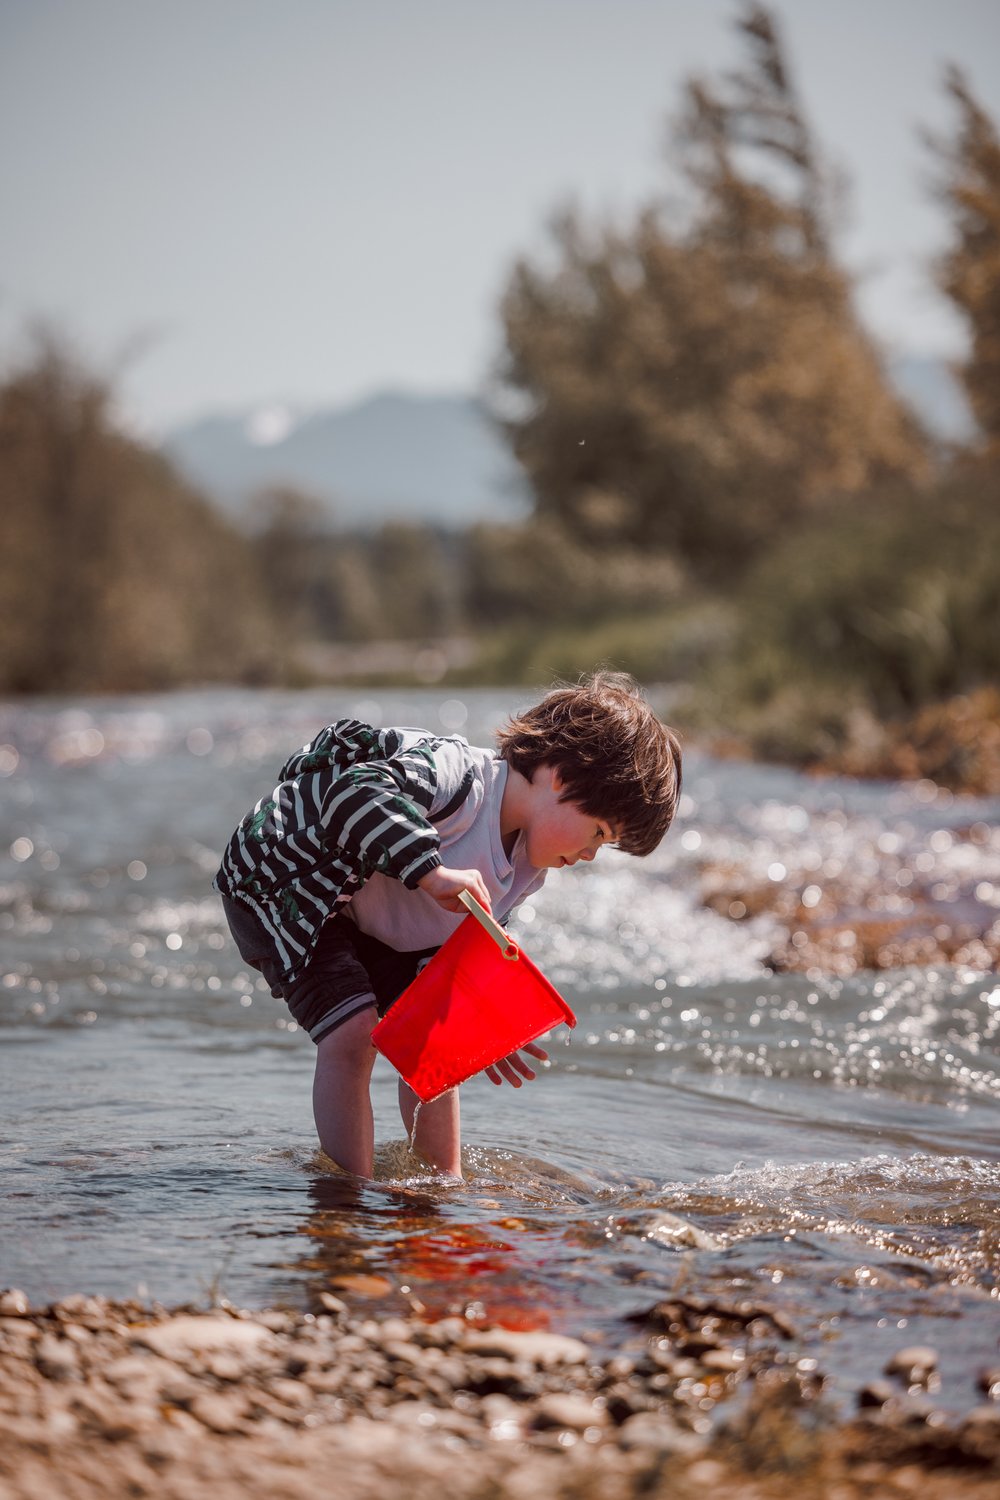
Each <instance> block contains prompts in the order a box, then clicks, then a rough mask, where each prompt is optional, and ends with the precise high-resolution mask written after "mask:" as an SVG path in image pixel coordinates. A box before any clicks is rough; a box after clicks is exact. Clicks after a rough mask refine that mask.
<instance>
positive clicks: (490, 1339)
mask: <svg viewBox="0 0 1000 1500" xmlns="http://www.w3.org/2000/svg"><path fill="white" fill-rule="evenodd" d="M465 1347H466V1349H470V1350H473V1351H475V1352H476V1353H478V1354H495V1355H499V1356H501V1357H502V1358H507V1359H516V1360H524V1361H525V1362H526V1363H527V1364H532V1365H541V1366H542V1367H543V1368H546V1369H547V1368H549V1367H550V1366H552V1365H563V1364H565V1365H581V1364H586V1363H587V1361H588V1360H589V1358H590V1350H589V1349H588V1348H587V1346H586V1344H583V1343H581V1342H580V1340H579V1339H571V1338H568V1337H567V1336H566V1335H565V1334H562V1333H516V1332H514V1331H512V1330H510V1329H507V1328H490V1329H476V1330H475V1331H474V1332H471V1333H469V1334H468V1335H467V1336H466V1340H465Z"/></svg>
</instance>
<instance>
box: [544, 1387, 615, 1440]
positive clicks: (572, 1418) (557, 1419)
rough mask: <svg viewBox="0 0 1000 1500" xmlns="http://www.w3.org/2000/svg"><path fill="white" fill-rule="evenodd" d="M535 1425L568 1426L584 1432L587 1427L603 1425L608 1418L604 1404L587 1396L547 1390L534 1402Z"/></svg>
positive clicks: (573, 1429)
mask: <svg viewBox="0 0 1000 1500" xmlns="http://www.w3.org/2000/svg"><path fill="white" fill-rule="evenodd" d="M534 1420H535V1426H536V1427H539V1428H546V1427H559V1428H568V1429H569V1430H570V1431H571V1432H585V1431H586V1430H587V1428H588V1427H603V1426H605V1425H606V1423H607V1420H608V1414H607V1411H606V1409H605V1408H604V1406H603V1405H602V1406H597V1405H595V1403H594V1401H593V1399H592V1398H591V1397H589V1396H578V1395H572V1394H568V1395H564V1394H562V1393H561V1392H559V1391H549V1392H547V1393H546V1394H545V1395H544V1396H539V1398H538V1400H537V1402H536V1403H535V1419H534Z"/></svg>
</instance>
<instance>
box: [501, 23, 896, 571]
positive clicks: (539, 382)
mask: <svg viewBox="0 0 1000 1500" xmlns="http://www.w3.org/2000/svg"><path fill="white" fill-rule="evenodd" d="M740 26H741V31H742V33H743V36H744V38H745V40H746V42H747V44H748V49H749V54H750V55H749V61H748V62H747V64H746V65H745V66H744V68H743V69H741V70H739V71H738V72H737V73H735V74H734V75H733V76H732V77H730V78H728V79H725V80H723V82H722V83H721V84H719V85H713V84H711V83H708V82H705V81H703V80H692V81H691V82H690V83H689V84H688V86H687V89H686V92H685V106H684V110H683V113H682V116H681V119H680V122H679V124H678V126H677V128H676V130H675V132H674V137H673V148H674V152H675V156H676V160H677V162H678V164H679V167H680V170H681V176H682V181H683V182H684V184H685V187H686V191H687V195H688V199H689V200H690V207H689V208H688V209H687V211H686V212H685V213H684V214H681V212H680V211H679V209H678V208H677V206H676V205H674V206H672V207H670V208H665V207H664V206H662V205H651V206H649V207H647V208H646V209H644V210H643V211H642V212H641V213H640V214H639V216H638V218H637V219H636V222H635V223H634V224H633V225H631V226H628V227H626V228H625V229H623V230H616V229H614V228H611V227H606V226H605V227H602V228H598V229H596V230H590V231H588V230H587V229H586V228H585V226H584V225H583V224H582V222H581V219H580V216H579V214H577V213H575V212H572V211H570V212H566V213H564V214H562V215H561V216H560V217H559V218H558V219H557V220H556V221H555V222H554V224H553V239H554V249H555V267H554V269H550V268H547V267H544V266H536V265H532V264H530V263H529V262H528V261H526V260H523V259H522V260H521V261H520V262H518V264H517V265H516V266H515V268H514V271H513V274H512V276H511V279H510V283H509V285H508V288H507V291H506V295H505V297H504V299H503V304H502V309H501V312H502V320H503V325H504V332H505V337H506V348H505V351H504V354H503V356H502V358H501V363H500V368H499V378H500V382H501V384H502V385H503V386H505V387H507V388H508V392H511V391H512V392H513V393H515V394H516V395H517V397H518V409H519V415H518V416H517V417H515V418H513V419H510V420H508V421H507V422H506V423H505V424H504V425H505V427H506V430H507V432H508V434H509V436H510V439H511V441H512V444H513V447H514V450H515V452H516V454H517V456H518V458H519V459H520V461H521V463H522V464H523V465H524V467H525V469H526V471H527V473H528V476H529V478H530V480H531V482H532V485H533V488H534V491H535V495H536V504H537V512H538V514H539V516H540V517H550V518H552V519H553V520H555V521H556V522H558V523H560V524H562V525H564V526H565V527H567V528H568V529H570V530H571V531H572V532H573V533H574V534H575V535H576V536H578V537H579V538H580V539H582V540H583V541H585V542H587V543H588V544H590V545H592V546H596V545H602V546H603V545H607V544H608V542H609V540H611V539H614V540H615V541H618V542H620V543H625V544H631V545H633V546H642V547H649V546H652V547H655V548H661V549H665V550H673V551H675V552H676V553H678V554H679V555H680V556H682V557H683V558H685V559H686V560H687V561H688V562H690V563H691V564H692V565H693V566H694V567H695V569H696V570H698V571H700V572H702V573H703V574H707V575H716V576H718V575H720V574H721V575H723V576H727V575H731V574H733V573H737V572H739V571H740V570H742V568H743V567H744V566H745V564H746V562H747V560H748V558H749V557H750V556H751V555H752V554H753V553H754V552H755V551H757V550H759V549H760V548H762V547H763V546H765V545H766V544H767V543H768V542H769V541H770V540H771V539H773V538H774V536H775V535H776V533H777V532H778V530H779V529H780V528H781V527H782V526H783V525H784V524H785V523H786V522H788V521H790V520H793V519H794V518H796V517H798V516H801V515H802V514H803V513H808V512H809V511H811V510H814V509H816V508H821V507H824V506H826V505H829V504H831V503H833V502H834V501H835V499H836V497H838V496H839V495H843V494H849V493H854V492H857V491H859V490H862V489H864V488H865V487H867V486H869V485H871V484H873V483H876V482H884V481H886V480H889V479H893V478H898V477H900V476H904V477H907V478H913V477H916V476H919V475H921V474H922V473H923V472H924V468H925V464H926V457H925V448H924V443H923V440H922V438H921V435H920V434H919V432H918V430H917V428H916V425H915V422H914V420H913V419H912V418H911V417H910V416H908V414H907V413H906V412H905V410H904V408H903V407H902V406H901V404H900V403H899V401H898V400H897V399H896V397H895V396H894V395H893V393H892V392H891V390H890V389H889V386H888V383H887V381H886V379H885V376H884V372H883V370H882V367H881V364H880V361H879V359H878V356H877V354H876V352H875V349H874V347H873V345H872V343H871V342H870V340H869V339H868V337H867V336H866V335H865V333H864V331H863V330H862V328H861V327H860V324H859V323H858V320H857V318H856V316H855V313H854V311H853V307H852V304H851V285H850V281H849V278H848V277H847V275H846V274H845V272H844V271H843V270H842V269H841V268H840V267H839V266H838V265H837V263H836V261H835V259H834V257H833V254H832V252H831V249H830V223H831V221H832V218H833V207H832V204H833V192H832V187H831V185H830V183H829V181H828V178H827V176H826V174H825V173H824V171H823V169H822V167H821V165H820V163H819V159H818V153H817V151H816V148H815V146H814V144H813V141H812V138H811V135H810V133H809V130H808V127H807V125H806V122H805V119H804V116H803V113H802V110H801V107H800V105H799V103H798V100H797V98H796V96H795V93H794V89H793V87H792V84H791V81H790V77H789V72H788V68H787V65H786V62H785V58H784V54H783V52H782V48H781V45H780V41H779V38H778V35H777V32H776V29H775V25H774V22H773V21H772V19H771V18H770V16H769V15H768V13H767V12H766V11H764V10H762V9H759V8H754V9H751V10H750V11H749V12H748V13H747V15H746V16H745V17H744V19H743V20H742V22H741V23H740Z"/></svg>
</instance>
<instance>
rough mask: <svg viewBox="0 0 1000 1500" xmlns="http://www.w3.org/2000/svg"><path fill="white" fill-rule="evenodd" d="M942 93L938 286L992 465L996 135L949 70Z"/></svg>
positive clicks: (999, 285) (997, 362)
mask: <svg viewBox="0 0 1000 1500" xmlns="http://www.w3.org/2000/svg"><path fill="white" fill-rule="evenodd" d="M947 89H948V93H949V95H950V97H951V100H952V102H953V103H954V104H955V105H956V107H957V109H958V116H959V119H958V128H957V131H956V133H955V136H954V138H953V139H952V140H950V141H941V140H936V139H934V138H931V145H932V146H933V148H934V150H935V152H936V154H937V158H938V164H939V177H938V181H937V192H938V196H939V198H940V199H941V201H942V202H943V203H944V204H945V206H946V207H947V208H948V209H949V210H950V212H951V216H952V227H953V242H952V244H951V246H950V247H949V249H948V251H947V253H946V254H945V255H944V256H942V258H941V261H940V263H939V266H938V281H939V284H940V286H941V289H942V290H943V291H944V292H945V293H946V294H947V296H949V297H950V298H951V300H952V301H953V302H954V303H955V306H956V307H957V308H958V310H959V312H961V313H962V314H963V316H964V318H965V321H966V323H967V325H968V328H969V334H970V341H971V347H970V351H969V355H968V358H967V359H966V360H965V361H964V362H963V364H962V365H961V366H960V367H959V373H960V375H961V377H962V381H963V383H964V385H965V389H966V393H967V395H968V397H969V403H970V405H971V407H972V410H973V412H974V414H975V417H976V420H977V421H978V423H979V426H980V428H981V429H982V433H983V437H984V439H985V447H986V451H987V453H988V454H991V455H992V456H993V457H994V458H996V459H1000V135H998V132H997V127H996V124H995V122H994V121H993V120H992V119H990V117H989V115H987V113H986V111H985V110H984V109H983V107H982V106H981V105H980V104H979V103H978V102H977V101H976V99H975V98H974V96H973V95H972V93H971V91H970V89H969V86H968V83H967V82H966V80H965V78H964V77H963V75H962V73H961V72H960V71H959V70H958V69H957V68H952V69H950V70H949V72H948V76H947Z"/></svg>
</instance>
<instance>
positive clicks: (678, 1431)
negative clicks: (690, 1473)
mask: <svg viewBox="0 0 1000 1500" xmlns="http://www.w3.org/2000/svg"><path fill="white" fill-rule="evenodd" d="M618 1442H619V1443H620V1445H621V1446H622V1447H623V1448H625V1449H633V1448H652V1449H654V1450H655V1451H656V1452H658V1453H677V1454H686V1455H690V1454H694V1453H700V1452H702V1450H703V1449H704V1446H705V1444H704V1440H703V1439H702V1438H700V1437H699V1436H698V1435H697V1433H694V1432H685V1431H684V1429H683V1428H681V1427H678V1426H677V1424H676V1422H675V1421H674V1420H673V1418H672V1417H670V1416H668V1415H667V1414H666V1413H665V1412H659V1411H640V1412H636V1414H635V1416H632V1417H629V1418H628V1420H627V1421H626V1422H625V1423H624V1424H623V1425H622V1427H621V1428H620V1429H619V1432H618Z"/></svg>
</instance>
